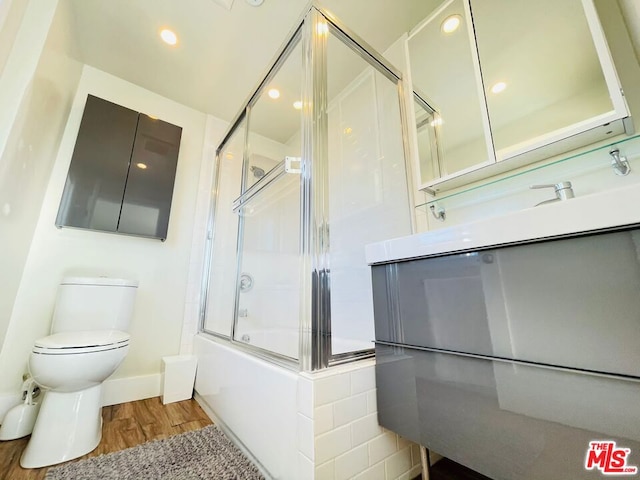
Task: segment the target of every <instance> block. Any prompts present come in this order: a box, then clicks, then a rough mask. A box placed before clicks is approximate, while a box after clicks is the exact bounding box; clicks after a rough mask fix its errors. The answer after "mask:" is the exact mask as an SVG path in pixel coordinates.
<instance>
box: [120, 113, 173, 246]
mask: <svg viewBox="0 0 640 480" xmlns="http://www.w3.org/2000/svg"><path fill="white" fill-rule="evenodd" d="M181 135H182V128H180V127H177V126H175V125H172V124H170V123H167V122H163V121H162V120H158V119H156V118H153V117H150V116H148V115H145V114H142V113H141V114H140V116H139V120H138V130H137V132H136V136H135V144H134V145H133V153H132V155H131V166H130V169H129V177H128V179H127V185H126V189H125V192H124V197H123V199H122V211H121V213H120V223H119V224H118V232H119V233H128V234H132V235H141V236H145V237H154V238H159V239H161V240H164V239H166V238H167V228H168V225H169V211H170V209H171V198H172V196H173V182H174V180H175V176H176V167H177V163H178V149H179V147H180V137H181Z"/></svg>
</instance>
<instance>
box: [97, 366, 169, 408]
mask: <svg viewBox="0 0 640 480" xmlns="http://www.w3.org/2000/svg"><path fill="white" fill-rule="evenodd" d="M161 384H162V374H160V373H154V374H151V375H141V376H139V377H125V378H114V379H113V380H106V381H105V382H104V383H103V384H102V406H104V407H106V406H107V405H116V404H118V403H125V402H134V401H136V400H143V399H145V398H151V397H159V396H160V391H161V388H160V386H161Z"/></svg>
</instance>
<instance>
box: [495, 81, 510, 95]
mask: <svg viewBox="0 0 640 480" xmlns="http://www.w3.org/2000/svg"><path fill="white" fill-rule="evenodd" d="M505 88H507V84H506V83H505V82H498V83H496V84H494V85H493V87H491V91H492V92H493V93H500V92H503V91H504V89H505Z"/></svg>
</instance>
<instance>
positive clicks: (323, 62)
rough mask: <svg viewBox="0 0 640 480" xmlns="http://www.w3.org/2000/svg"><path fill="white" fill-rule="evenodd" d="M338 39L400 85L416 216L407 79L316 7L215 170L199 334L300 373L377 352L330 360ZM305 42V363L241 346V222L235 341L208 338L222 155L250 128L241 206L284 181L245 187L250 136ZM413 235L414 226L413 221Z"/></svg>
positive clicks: (247, 109)
mask: <svg viewBox="0 0 640 480" xmlns="http://www.w3.org/2000/svg"><path fill="white" fill-rule="evenodd" d="M329 34H331V35H333V36H335V37H336V38H338V39H339V40H340V41H341V42H342V43H343V44H345V45H346V46H347V47H349V48H350V49H351V50H352V51H353V52H355V53H356V54H358V55H359V56H360V57H361V58H362V59H364V60H365V61H366V62H367V63H368V64H369V65H370V66H372V67H373V68H374V69H375V70H376V71H377V72H379V73H381V74H382V75H384V76H385V77H386V78H388V79H389V80H390V81H392V82H393V83H395V84H396V86H397V92H398V103H399V107H400V118H401V129H402V143H403V150H404V166H405V171H406V176H407V192H408V200H409V204H408V205H407V208H409V209H411V210H412V209H413V203H414V202H413V188H412V185H413V181H412V174H411V167H412V162H410V161H409V156H410V149H409V140H408V138H409V137H408V122H407V112H406V105H405V98H404V97H405V94H404V90H403V85H402V75H401V73H400V71H398V70H397V69H396V68H395V67H394V66H393V65H392V64H391V63H389V62H388V61H387V60H386V59H385V58H384V57H382V56H381V55H380V54H378V53H377V52H376V51H375V50H374V49H373V48H372V47H371V46H369V45H368V44H367V43H366V42H364V41H363V40H362V39H361V38H360V37H358V36H357V35H356V34H355V33H353V32H352V31H350V30H349V29H348V28H347V27H346V26H345V25H344V24H343V23H341V22H340V21H339V20H338V19H337V18H336V17H335V16H333V15H332V14H331V13H329V12H328V11H327V10H325V9H323V8H322V7H321V5H320V4H319V3H318V2H316V1H312V2H311V3H310V4H309V6H308V8H307V9H306V10H305V13H304V15H303V16H302V17H301V20H300V22H299V23H298V24H297V26H296V28H294V30H293V31H292V33H291V34H290V35H289V37H288V40H287V41H286V42H285V44H284V45H283V46H282V47H281V49H280V50H279V52H278V54H277V56H276V58H275V60H274V62H273V63H272V64H271V66H270V67H269V69H268V70H267V72H266V74H265V75H264V76H263V77H262V80H261V81H260V82H259V84H258V85H257V87H256V88H255V89H254V91H253V93H252V94H251V95H250V96H249V98H248V99H247V101H246V102H245V103H244V107H243V108H242V110H240V112H239V113H238V114H237V115H236V117H235V118H234V120H233V121H232V123H231V126H230V128H229V129H228V131H227V133H226V134H225V136H224V138H223V140H222V142H221V143H220V146H219V147H218V148H217V149H216V160H215V162H216V163H215V167H214V188H213V189H212V200H211V210H210V216H209V225H208V228H207V245H206V249H205V251H206V260H207V263H206V265H207V267H206V268H205V269H204V274H203V283H202V290H201V302H200V331H201V332H203V333H205V334H209V335H213V336H215V337H219V338H221V339H224V340H226V341H230V342H231V343H232V344H233V345H234V346H235V347H237V348H240V349H242V350H245V351H247V352H249V353H251V354H253V355H255V356H258V357H260V358H262V359H264V360H267V361H270V362H272V363H276V364H278V365H280V366H284V367H286V368H289V369H293V370H302V371H313V370H319V369H323V368H327V367H329V366H331V365H335V364H339V363H346V362H350V361H354V360H357V359H361V358H368V357H372V356H373V355H374V351H373V348H372V349H367V350H362V351H358V352H349V353H343V354H337V355H332V353H331V272H330V243H329V242H330V234H329V227H330V225H329V171H328V113H327V109H328V95H327V39H328V35H329ZM298 42H301V43H302V54H303V58H302V75H303V78H302V123H301V134H302V135H301V144H302V153H301V155H302V157H301V174H300V181H301V199H300V201H301V219H300V221H301V231H300V245H301V252H300V253H301V257H302V268H301V270H300V285H301V289H300V290H301V296H302V298H301V303H300V315H299V317H300V321H299V347H298V360H297V361H296V360H293V359H291V358H290V357H285V356H283V355H280V354H277V353H275V352H272V351H270V350H265V349H263V348H260V347H257V346H254V345H251V344H247V343H244V342H240V341H236V340H235V339H234V333H235V330H236V324H237V321H238V300H239V275H240V265H241V261H242V251H241V250H242V237H243V230H244V221H243V218H242V216H241V217H240V220H239V224H238V241H237V248H236V260H237V264H236V265H237V268H236V270H237V271H236V278H235V281H236V298H235V308H234V315H233V316H234V318H233V322H232V328H231V331H230V334H229V336H225V335H221V334H219V333H216V332H211V331H207V330H206V328H205V317H206V305H207V294H208V287H209V277H210V275H211V256H212V254H213V253H212V246H213V238H214V236H215V218H214V216H215V205H216V200H217V199H216V195H217V192H218V182H219V180H220V178H219V177H220V174H219V170H220V168H219V167H220V160H221V159H220V155H221V154H222V151H223V149H224V148H225V146H226V144H227V142H228V141H229V140H230V138H231V137H232V135H233V134H234V133H235V131H236V129H237V128H238V127H239V126H240V125H242V122H243V121H245V120H246V121H245V126H244V128H245V139H244V153H243V166H242V182H243V183H242V189H241V191H242V195H241V196H240V197H239V198H238V199H236V202H234V207H236V208H240V207H241V205H242V204H243V203H244V202H245V201H248V200H249V199H250V198H252V197H253V196H254V195H255V194H256V193H257V192H258V191H263V190H265V189H267V188H269V184H270V183H273V182H275V181H277V179H278V178H280V177H281V175H282V170H281V169H276V170H277V172H273V174H271V175H270V174H267V175H266V176H265V177H263V178H261V179H260V180H258V182H256V183H255V184H254V185H253V186H252V187H251V188H249V189H247V188H246V184H245V182H246V178H247V175H248V168H249V158H248V132H249V127H250V125H249V123H250V120H251V116H250V113H251V108H252V107H253V105H255V103H256V102H257V100H258V99H259V98H260V95H261V93H262V92H263V91H264V90H265V88H266V86H267V85H268V84H269V81H270V80H271V79H272V78H273V77H274V76H275V74H276V73H277V72H278V70H279V69H280V67H281V66H282V65H283V63H284V62H285V61H286V59H287V58H288V56H289V54H290V53H291V51H292V50H293V48H294V47H296V46H297V45H298ZM411 222H412V229H413V230H414V231H415V224H414V222H415V219H414V216H413V215H411Z"/></svg>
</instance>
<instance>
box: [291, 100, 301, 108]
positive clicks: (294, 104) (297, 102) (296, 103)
mask: <svg viewBox="0 0 640 480" xmlns="http://www.w3.org/2000/svg"><path fill="white" fill-rule="evenodd" d="M293 108H295V109H296V110H302V102H301V101H300V100H296V101H295V102H293Z"/></svg>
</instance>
